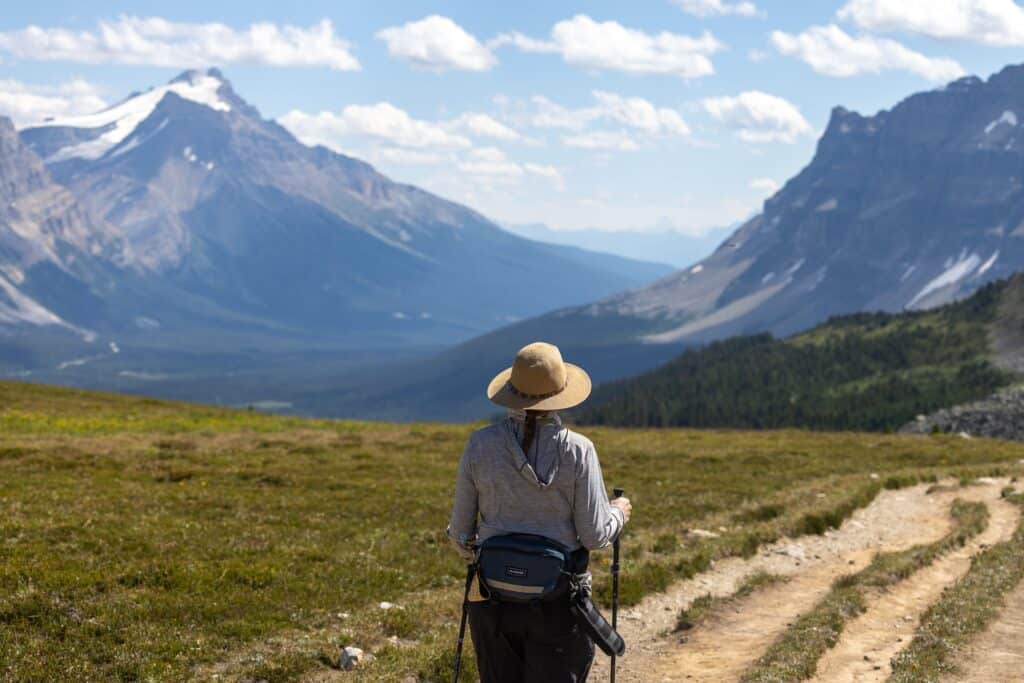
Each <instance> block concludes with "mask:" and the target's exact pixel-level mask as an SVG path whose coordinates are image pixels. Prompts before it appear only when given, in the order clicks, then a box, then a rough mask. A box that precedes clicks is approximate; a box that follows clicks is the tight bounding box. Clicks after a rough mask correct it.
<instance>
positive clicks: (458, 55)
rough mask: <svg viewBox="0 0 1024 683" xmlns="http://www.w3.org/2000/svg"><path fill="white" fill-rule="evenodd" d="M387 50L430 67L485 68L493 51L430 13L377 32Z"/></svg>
mask: <svg viewBox="0 0 1024 683" xmlns="http://www.w3.org/2000/svg"><path fill="white" fill-rule="evenodd" d="M377 37H378V38H380V39H381V40H383V41H384V42H385V43H386V44H387V48H388V54H390V55H391V56H392V57H398V58H399V59H404V60H406V61H408V62H410V63H412V64H413V65H414V66H417V67H420V68H423V69H429V70H431V71H446V70H448V69H457V70H461V71H487V70H488V69H490V68H492V67H493V66H494V65H495V64H497V60H496V59H495V58H494V55H493V54H492V53H491V51H490V50H488V49H487V48H486V47H484V46H483V45H481V44H480V41H478V40H477V39H476V38H474V37H473V36H472V35H470V34H469V33H467V32H466V31H465V30H464V29H463V28H462V27H461V26H459V25H458V24H456V23H455V22H454V21H452V20H451V19H449V18H448V17H442V16H439V15H437V14H433V15H431V16H429V17H426V18H424V19H420V20H419V21H410V22H409V23H407V24H403V25H401V26H392V27H390V28H386V29H383V30H381V31H378V32H377Z"/></svg>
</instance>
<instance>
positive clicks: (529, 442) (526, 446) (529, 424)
mask: <svg viewBox="0 0 1024 683" xmlns="http://www.w3.org/2000/svg"><path fill="white" fill-rule="evenodd" d="M539 415H540V411H537V410H527V411H526V419H525V420H524V421H523V442H522V444H520V445H521V446H522V448H523V454H524V455H525V456H526V458H527V459H529V458H530V448H531V447H532V446H533V441H534V438H536V436H537V417H538V416H539Z"/></svg>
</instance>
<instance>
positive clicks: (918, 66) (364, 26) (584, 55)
mask: <svg viewBox="0 0 1024 683" xmlns="http://www.w3.org/2000/svg"><path fill="white" fill-rule="evenodd" d="M8 5H9V6H7V7H5V8H4V12H3V13H2V15H0V114H5V115H8V116H11V117H12V118H13V119H14V121H15V124H16V125H17V126H19V127H27V126H30V125H31V124H32V123H33V122H39V121H41V120H43V118H45V117H47V116H60V115H70V114H80V113H87V112H91V111H94V110H97V109H100V108H102V107H104V106H107V105H109V104H112V103H114V102H116V101H117V100H119V99H121V98H123V97H124V96H126V95H127V94H129V93H131V92H133V91H139V90H144V89H145V88H147V87H149V86H153V85H159V84H162V83H164V82H166V81H168V80H169V79H171V78H173V77H174V76H175V75H177V74H178V73H179V72H180V71H181V70H183V69H185V68H205V67H211V66H216V67H219V68H220V69H221V70H222V71H223V72H224V74H225V76H226V77H227V78H228V79H229V80H230V81H231V82H232V84H233V86H234V88H235V90H236V91H237V92H238V93H239V94H240V95H241V96H242V97H243V98H244V99H246V100H247V101H249V102H250V103H251V104H253V105H254V106H256V107H257V108H258V109H259V110H260V112H261V113H262V114H263V116H264V117H267V118H272V119H276V120H277V121H279V122H280V123H281V124H282V125H284V126H285V127H287V128H288V129H289V130H291V131H292V132H293V133H294V134H295V135H296V136H297V137H298V138H299V139H300V140H302V141H303V142H305V143H307V144H323V145H326V146H328V147H331V148H332V149H335V150H337V151H339V152H343V153H345V154H349V155H352V156H355V157H358V158H362V159H364V160H366V161H369V162H370V163H372V164H374V165H375V166H376V167H377V168H378V169H379V170H381V171H382V172H384V173H385V174H387V175H388V176H390V177H391V178H393V179H395V180H397V181H401V182H408V183H413V184H415V185H419V186H421V187H423V188H425V189H428V190H430V191H432V192H435V193H437V194H440V195H442V196H444V197H447V198H450V199H453V200H455V201H458V202H461V203H464V204H468V205H469V206H472V207H473V208H475V209H477V210H479V211H481V212H482V213H484V214H485V215H487V216H488V217H490V218H491V219H493V220H496V221H499V222H502V223H506V224H511V223H515V224H525V223H546V224H547V225H549V226H551V227H552V228H554V229H558V230H579V229H582V228H588V227H593V228H600V229H603V230H618V231H629V230H650V229H654V228H668V227H671V228H674V229H676V230H678V231H680V232H682V233H684V234H687V235H693V236H699V235H702V234H705V233H706V232H707V231H709V230H712V229H714V228H720V227H722V226H726V225H730V224H733V223H735V222H737V221H739V220H742V219H744V218H746V217H749V216H750V215H752V214H754V213H756V212H757V211H758V210H759V209H760V206H761V203H762V202H763V201H764V200H765V199H766V198H767V197H769V196H770V195H771V194H772V193H773V192H774V191H776V190H777V189H778V187H780V186H781V184H782V183H784V182H785V181H786V180H787V179H788V178H790V177H792V176H793V175H794V174H795V173H797V172H798V171H799V170H800V169H801V168H802V167H803V166H804V165H806V164H807V163H808V162H809V161H810V159H811V157H812V155H813V153H814V149H815V144H816V141H817V139H818V137H819V136H820V134H821V132H822V131H823V130H824V128H825V126H826V124H827V122H828V118H829V113H830V111H831V109H832V108H833V107H834V106H837V105H842V106H844V107H846V108H848V109H853V110H856V111H859V112H861V113H863V114H873V113H875V112H877V111H878V110H881V109H887V108H890V107H892V106H893V105H895V104H896V103H897V102H899V101H900V100H901V99H903V98H904V97H906V96H908V95H910V94H911V93H914V92H917V91H921V90H926V89H930V88H936V87H941V86H942V85H943V84H944V83H946V82H948V81H950V80H953V79H955V78H958V77H960V76H963V75H967V74H975V75H980V76H982V77H987V76H988V75H990V74H991V73H993V72H995V71H998V70H999V69H1000V68H1002V67H1003V66H1005V65H1007V64H1010V63H1017V62H1022V61H1024V7H1022V6H1021V5H1018V4H1016V3H1015V2H1013V1H1012V0H973V1H972V0H839V1H837V2H830V1H826V0H815V1H814V2H799V3H796V2H792V0H637V1H636V2H631V3H623V2H605V1H602V0H591V1H589V2H556V1H553V0H546V1H543V2H540V1H535V0H520V1H519V2H514V3H505V2H503V3H498V2H491V3H485V2H480V1H479V0H476V1H472V0H465V1H458V2H443V1H440V0H436V1H432V2H427V1H422V0H405V1H403V2H398V1H391V0H374V1H373V2H362V1H360V2H341V1H338V0H331V1H320V0H306V1H304V2H302V3H281V2H279V1H277V0H274V1H272V2H271V1H265V0H246V1H245V2H209V0H206V1H204V2H198V1H195V0H177V1H176V2H174V3H167V2H166V0H161V1H160V2H144V1H136V2H103V3H81V2H74V3H72V2H47V3H9V4H8Z"/></svg>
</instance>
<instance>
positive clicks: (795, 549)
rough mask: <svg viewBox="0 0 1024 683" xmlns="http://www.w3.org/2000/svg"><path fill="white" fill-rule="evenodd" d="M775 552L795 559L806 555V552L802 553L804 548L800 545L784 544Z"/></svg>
mask: <svg viewBox="0 0 1024 683" xmlns="http://www.w3.org/2000/svg"><path fill="white" fill-rule="evenodd" d="M775 552H776V553H777V554H779V555H785V556H787V557H792V558H793V559H795V560H803V559H804V558H805V557H806V553H804V549H803V548H802V547H800V546H798V545H787V546H785V547H783V548H779V549H778V550H776V551H775Z"/></svg>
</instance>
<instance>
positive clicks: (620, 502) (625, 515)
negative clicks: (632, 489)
mask: <svg viewBox="0 0 1024 683" xmlns="http://www.w3.org/2000/svg"><path fill="white" fill-rule="evenodd" d="M611 503H612V505H614V506H615V507H617V508H619V509H620V510H622V521H623V522H628V521H629V517H630V515H632V514H633V504H632V503H630V502H629V498H626V497H625V496H621V497H619V498H615V499H614V500H612V501H611Z"/></svg>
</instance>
